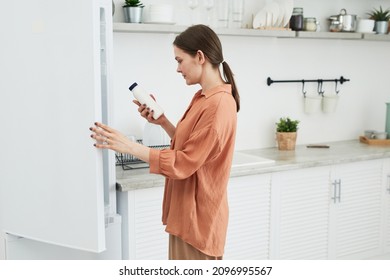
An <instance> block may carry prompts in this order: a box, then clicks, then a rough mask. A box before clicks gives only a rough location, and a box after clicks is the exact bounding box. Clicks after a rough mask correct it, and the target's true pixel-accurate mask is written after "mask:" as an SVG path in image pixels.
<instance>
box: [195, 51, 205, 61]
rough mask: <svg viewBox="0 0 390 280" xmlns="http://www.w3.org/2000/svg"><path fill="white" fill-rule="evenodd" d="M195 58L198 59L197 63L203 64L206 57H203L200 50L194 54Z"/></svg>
mask: <svg viewBox="0 0 390 280" xmlns="http://www.w3.org/2000/svg"><path fill="white" fill-rule="evenodd" d="M196 57H197V58H198V62H199V63H200V64H203V63H205V61H206V56H205V55H204V53H203V52H202V51H201V50H198V51H197V52H196Z"/></svg>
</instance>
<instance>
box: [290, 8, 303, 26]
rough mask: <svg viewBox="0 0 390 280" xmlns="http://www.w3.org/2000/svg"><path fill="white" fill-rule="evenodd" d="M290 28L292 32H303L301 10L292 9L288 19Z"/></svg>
mask: <svg viewBox="0 0 390 280" xmlns="http://www.w3.org/2000/svg"><path fill="white" fill-rule="evenodd" d="M290 28H291V29H292V30H294V31H301V30H303V8H294V9H293V13H292V16H291V18H290Z"/></svg>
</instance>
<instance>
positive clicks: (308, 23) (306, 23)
mask: <svg viewBox="0 0 390 280" xmlns="http://www.w3.org/2000/svg"><path fill="white" fill-rule="evenodd" d="M303 30H305V31H316V30H317V20H316V18H313V17H308V18H305V19H304V20H303Z"/></svg>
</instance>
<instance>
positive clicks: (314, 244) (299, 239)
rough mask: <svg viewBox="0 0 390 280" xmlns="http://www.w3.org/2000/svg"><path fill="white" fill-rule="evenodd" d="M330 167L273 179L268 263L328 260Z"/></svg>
mask: <svg viewBox="0 0 390 280" xmlns="http://www.w3.org/2000/svg"><path fill="white" fill-rule="evenodd" d="M328 182H329V167H315V168H306V169H299V170H294V171H285V172H277V173H274V174H273V175H272V202H271V203H272V225H271V255H270V257H271V259H327V257H328V246H329V244H328V242H329V240H328V227H329V195H330V194H329V186H328Z"/></svg>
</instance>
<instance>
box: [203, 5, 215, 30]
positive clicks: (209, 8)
mask: <svg viewBox="0 0 390 280" xmlns="http://www.w3.org/2000/svg"><path fill="white" fill-rule="evenodd" d="M203 5H204V6H205V8H206V10H207V25H209V26H210V25H211V20H212V16H211V10H212V9H213V8H214V0H203Z"/></svg>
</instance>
